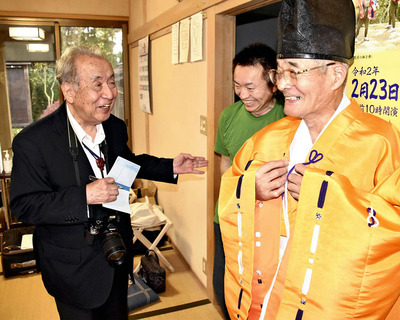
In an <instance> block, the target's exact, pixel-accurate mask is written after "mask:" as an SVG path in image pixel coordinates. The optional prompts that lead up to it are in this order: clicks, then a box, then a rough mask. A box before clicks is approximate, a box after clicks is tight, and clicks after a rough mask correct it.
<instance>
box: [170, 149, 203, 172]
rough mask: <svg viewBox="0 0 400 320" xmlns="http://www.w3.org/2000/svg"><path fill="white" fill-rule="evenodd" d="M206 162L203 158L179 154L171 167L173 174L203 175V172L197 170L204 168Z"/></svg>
mask: <svg viewBox="0 0 400 320" xmlns="http://www.w3.org/2000/svg"><path fill="white" fill-rule="evenodd" d="M207 165H208V160H206V159H205V158H204V157H194V156H192V155H191V154H189V153H181V154H179V155H177V156H176V157H175V158H174V162H173V167H174V173H175V174H182V173H194V174H203V173H204V171H201V170H196V169H197V168H202V167H206V166H207Z"/></svg>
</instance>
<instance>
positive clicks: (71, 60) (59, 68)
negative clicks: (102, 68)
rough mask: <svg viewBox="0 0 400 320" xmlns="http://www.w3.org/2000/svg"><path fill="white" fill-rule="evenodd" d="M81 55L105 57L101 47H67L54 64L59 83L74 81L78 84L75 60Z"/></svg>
mask: <svg viewBox="0 0 400 320" xmlns="http://www.w3.org/2000/svg"><path fill="white" fill-rule="evenodd" d="M82 55H85V56H90V57H95V58H100V59H106V58H105V56H104V55H103V52H102V51H101V49H100V48H99V47H96V46H75V47H69V48H67V50H65V52H64V53H63V55H62V56H61V58H60V59H59V60H58V61H57V64H56V78H57V81H58V83H59V84H60V85H61V84H62V83H63V82H75V83H76V84H79V77H78V75H77V73H76V66H75V60H76V58H77V57H79V56H82Z"/></svg>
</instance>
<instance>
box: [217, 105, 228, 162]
mask: <svg viewBox="0 0 400 320" xmlns="http://www.w3.org/2000/svg"><path fill="white" fill-rule="evenodd" d="M225 114H226V113H225V112H224V111H222V113H221V116H220V118H219V121H218V129H217V138H216V140H215V145H214V151H215V152H216V153H219V154H220V155H223V156H227V157H229V152H228V150H227V148H226V144H225V142H224V132H225V124H226V117H225Z"/></svg>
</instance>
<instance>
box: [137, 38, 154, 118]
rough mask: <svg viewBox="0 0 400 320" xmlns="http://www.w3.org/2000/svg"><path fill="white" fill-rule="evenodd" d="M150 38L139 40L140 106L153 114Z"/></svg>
mask: <svg viewBox="0 0 400 320" xmlns="http://www.w3.org/2000/svg"><path fill="white" fill-rule="evenodd" d="M149 53H150V52H149V36H147V37H145V38H143V39H141V40H139V104H140V108H141V109H142V110H143V111H144V112H147V113H150V114H151V104H150V78H149Z"/></svg>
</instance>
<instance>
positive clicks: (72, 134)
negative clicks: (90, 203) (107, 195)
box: [67, 115, 81, 187]
mask: <svg viewBox="0 0 400 320" xmlns="http://www.w3.org/2000/svg"><path fill="white" fill-rule="evenodd" d="M67 130H68V146H69V152H70V153H71V156H72V159H73V160H74V168H75V178H76V184H77V186H78V187H79V186H80V185H81V179H80V176H79V167H78V154H79V148H78V139H77V138H76V134H75V131H74V130H73V129H72V126H71V123H70V122H69V119H68V115H67ZM72 141H73V142H74V146H72Z"/></svg>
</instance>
